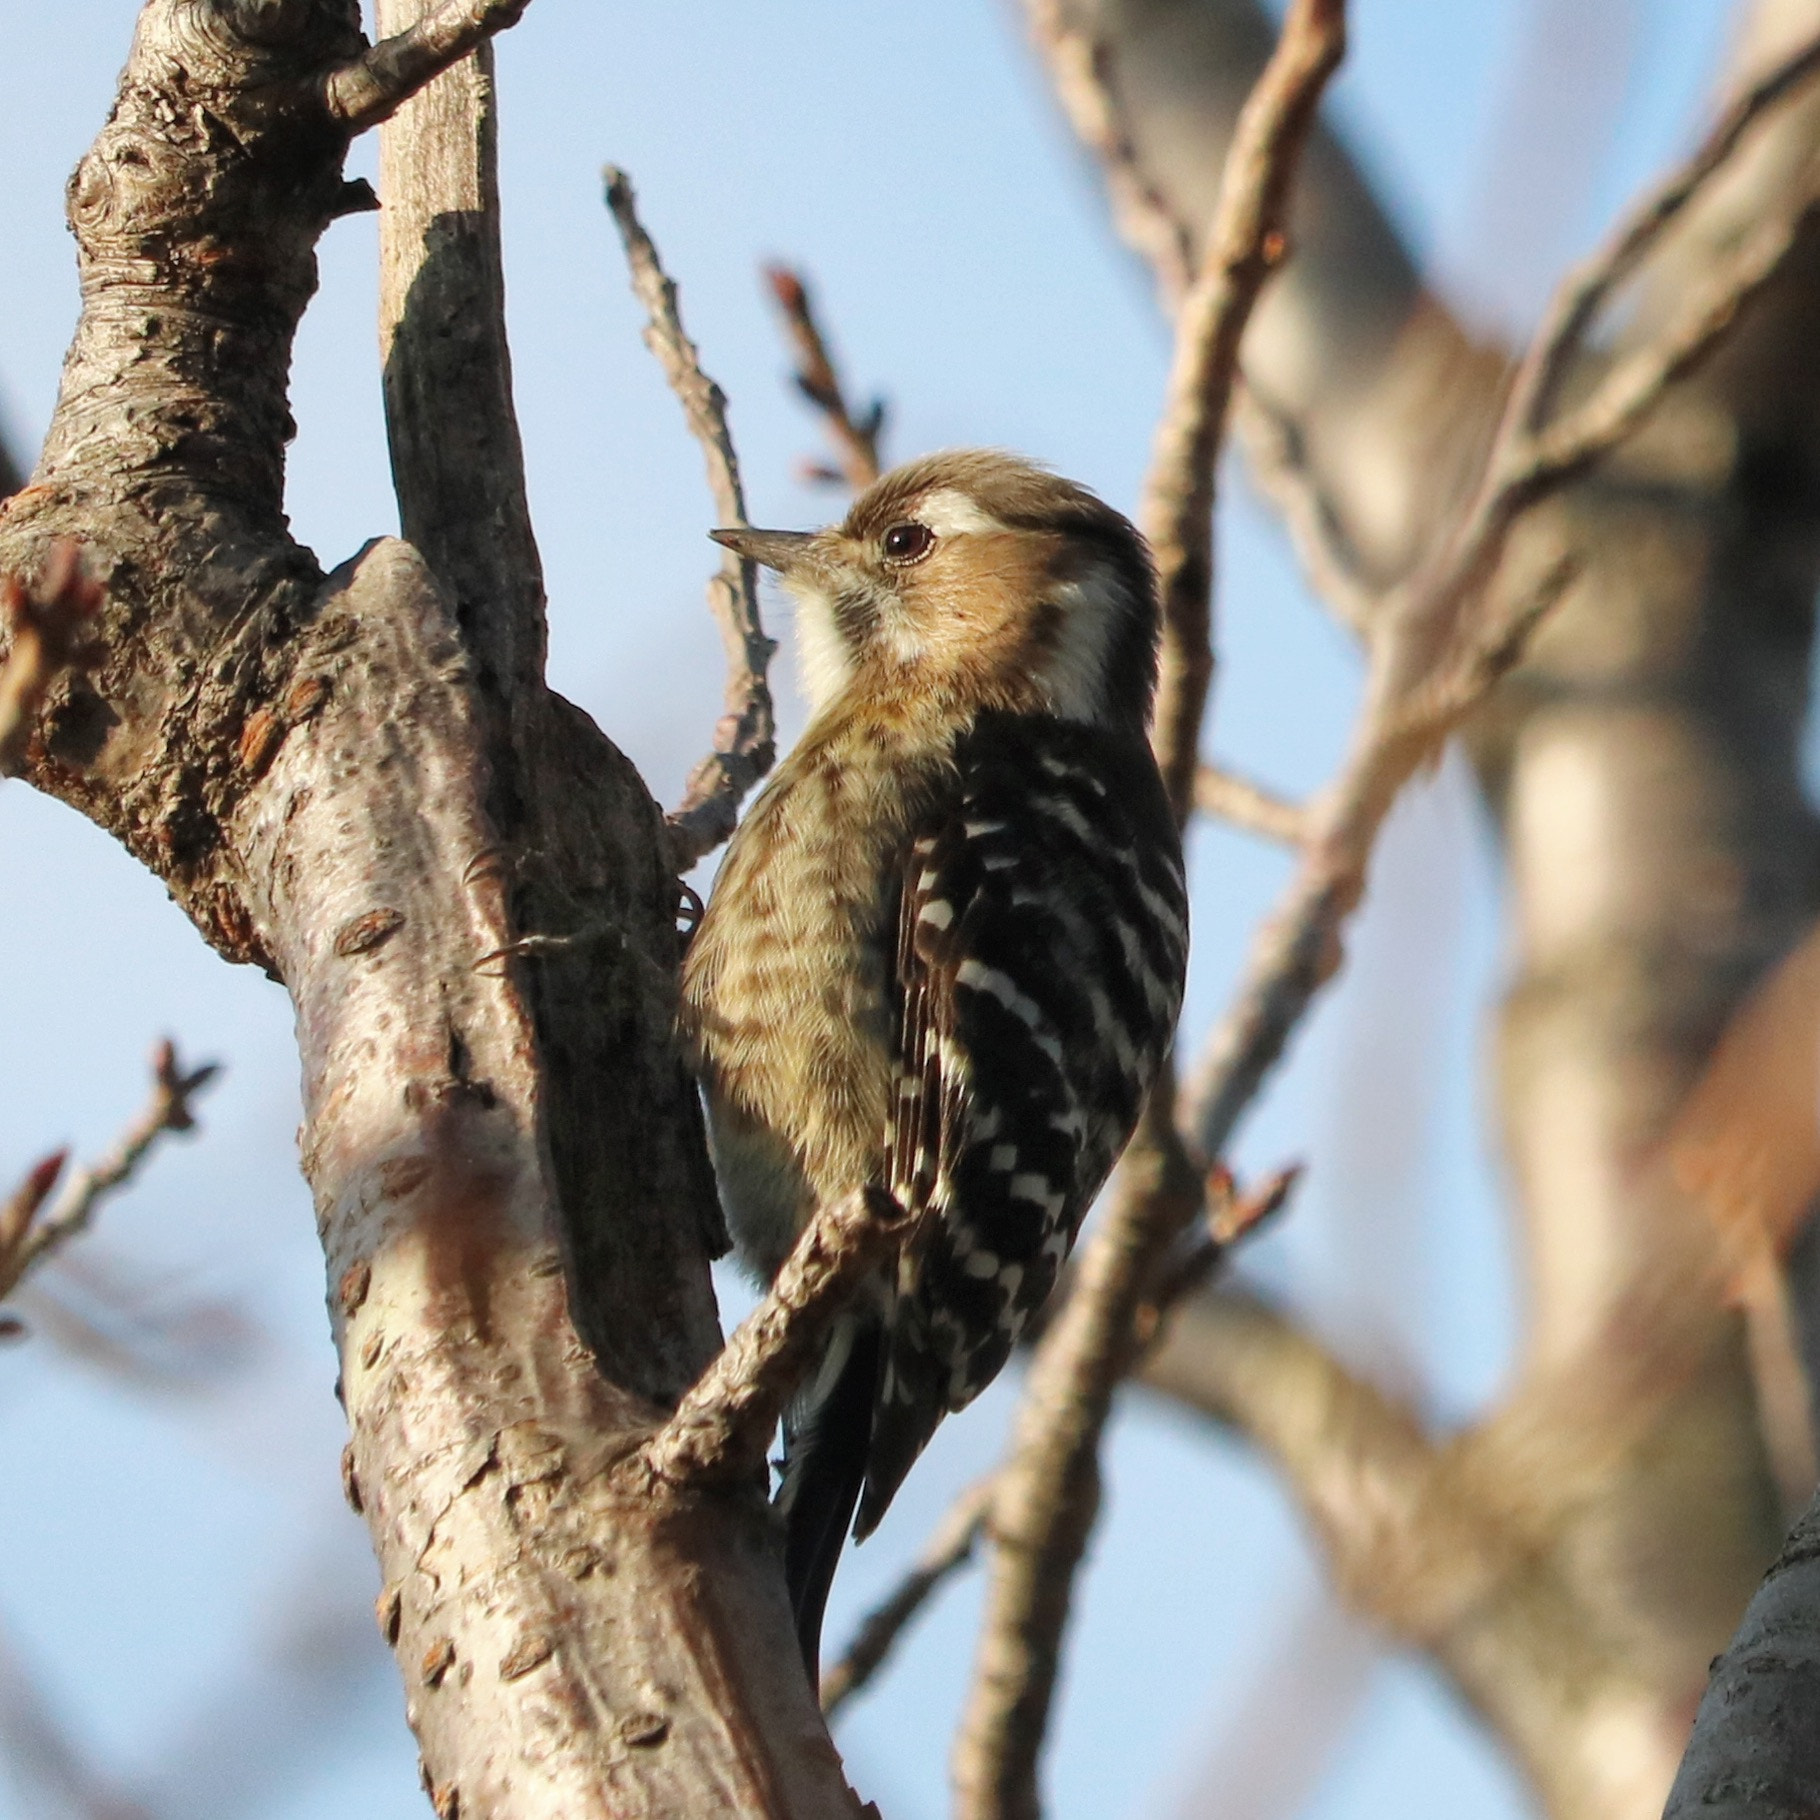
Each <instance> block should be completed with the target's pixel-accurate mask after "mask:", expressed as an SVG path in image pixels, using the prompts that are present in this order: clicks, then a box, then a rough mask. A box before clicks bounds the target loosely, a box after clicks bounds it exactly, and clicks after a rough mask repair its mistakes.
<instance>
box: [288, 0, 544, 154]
mask: <svg viewBox="0 0 1820 1820" xmlns="http://www.w3.org/2000/svg"><path fill="white" fill-rule="evenodd" d="M529 4H530V0H445V4H444V5H442V6H439V7H437V8H436V9H435V10H434V11H433V12H431V13H428V14H426V15H425V17H424V18H422V19H420V20H419V21H418V22H417V24H415V25H413V26H412V27H411V28H410V29H409V30H408V31H403V32H399V33H398V34H397V36H395V37H391V38H382V39H381V40H380V41H379V43H377V44H375V45H374V46H373V47H372V49H371V50H369V51H366V52H365V53H363V54H362V55H361V56H359V57H357V58H355V59H354V61H353V62H352V63H344V64H343V65H342V66H341V67H340V68H339V69H336V70H331V71H330V72H329V74H328V76H327V77H326V78H325V80H324V82H323V89H322V98H323V101H324V104H325V105H326V106H327V108H328V111H329V116H330V118H331V119H333V120H336V121H338V122H339V123H340V124H341V125H342V126H344V127H346V128H347V129H348V131H349V132H351V133H364V132H366V131H367V129H368V128H369V127H375V126H379V125H381V124H383V123H384V122H385V121H387V120H389V119H391V117H392V116H393V115H394V114H395V113H397V112H398V110H399V109H400V108H401V107H402V106H403V105H404V104H405V103H406V102H407V101H409V100H410V98H411V97H412V96H413V95H414V94H416V93H417V91H418V90H419V89H421V88H423V87H425V86H426V85H427V84H429V83H431V82H433V81H435V79H436V78H437V77H438V76H440V75H441V74H442V72H443V71H444V70H446V69H448V68H449V67H450V66H451V65H453V64H456V63H459V62H460V61H461V59H462V58H463V57H465V56H467V54H468V53H469V52H470V51H472V50H473V49H475V48H476V46H478V45H480V44H482V43H484V42H485V41H486V40H487V39H488V38H491V37H492V36H493V35H494V34H495V33H496V32H502V31H504V30H505V29H506V27H507V26H510V25H516V24H517V23H518V21H519V20H520V19H521V18H523V17H524V11H525V8H526V7H527V6H528V5H529Z"/></svg>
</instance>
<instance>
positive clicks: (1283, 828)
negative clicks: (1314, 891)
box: [1194, 765, 1308, 847]
mask: <svg viewBox="0 0 1820 1820" xmlns="http://www.w3.org/2000/svg"><path fill="white" fill-rule="evenodd" d="M1194 806H1195V808H1196V809H1197V810H1198V811H1199V812H1200V813H1201V814H1202V815H1211V816H1213V817H1214V819H1215V820H1217V821H1223V822H1227V823H1229V824H1230V825H1231V826H1232V827H1234V828H1242V829H1243V830H1244V831H1245V832H1246V833H1247V834H1256V835H1259V836H1260V837H1261V838H1263V839H1264V840H1271V841H1277V842H1279V843H1280V844H1281V845H1283V846H1285V847H1294V846H1299V845H1300V844H1301V841H1302V838H1303V836H1304V834H1305V833H1306V831H1307V827H1308V811H1307V809H1306V808H1304V807H1303V806H1302V804H1300V803H1292V802H1290V801H1288V800H1287V799H1286V798H1284V797H1281V796H1278V795H1277V794H1276V792H1275V791H1274V790H1267V789H1265V788H1264V786H1263V785H1262V784H1258V783H1253V782H1252V780H1251V779H1250V778H1248V777H1240V776H1238V775H1237V773H1235V772H1232V771H1223V770H1221V769H1220V767H1219V766H1218V765H1201V766H1198V767H1197V768H1196V770H1195V774H1194Z"/></svg>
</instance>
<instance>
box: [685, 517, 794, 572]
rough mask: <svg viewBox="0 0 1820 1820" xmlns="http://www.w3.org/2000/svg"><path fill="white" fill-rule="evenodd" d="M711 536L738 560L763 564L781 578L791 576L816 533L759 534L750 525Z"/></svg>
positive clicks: (774, 532) (768, 532) (766, 532)
mask: <svg viewBox="0 0 1820 1820" xmlns="http://www.w3.org/2000/svg"><path fill="white" fill-rule="evenodd" d="M708 535H709V536H710V537H712V538H713V539H714V541H715V542H716V543H717V544H720V545H721V546H722V547H723V548H725V549H728V550H731V551H732V552H733V554H734V555H735V556H743V557H745V558H746V559H747V560H748V561H749V562H757V563H763V564H764V566H765V567H766V568H767V569H775V570H776V571H777V572H778V574H780V575H788V574H789V573H790V571H791V570H792V569H793V568H795V567H796V566H797V564H798V563H800V562H801V561H802V559H803V555H804V552H805V551H806V550H807V549H808V547H809V545H810V544H812V543H813V542H814V541H815V533H814V532H813V531H755V530H754V529H753V528H752V527H751V526H750V525H735V526H733V527H732V528H730V529H728V530H723V531H710V532H709V533H708Z"/></svg>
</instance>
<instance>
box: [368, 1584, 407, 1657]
mask: <svg viewBox="0 0 1820 1820" xmlns="http://www.w3.org/2000/svg"><path fill="white" fill-rule="evenodd" d="M373 1616H374V1617H375V1618H376V1619H377V1620H378V1622H379V1634H380V1635H381V1636H382V1637H384V1638H385V1640H386V1646H387V1647H388V1648H390V1649H396V1648H397V1647H398V1632H399V1629H400V1627H401V1626H402V1625H403V1623H404V1595H403V1593H401V1592H400V1591H399V1590H398V1588H397V1587H396V1586H388V1587H387V1588H386V1590H385V1591H384V1592H382V1593H381V1594H380V1595H379V1597H378V1598H377V1599H376V1600H375V1601H374V1602H373Z"/></svg>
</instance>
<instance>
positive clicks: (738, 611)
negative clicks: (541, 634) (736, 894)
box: [606, 166, 777, 872]
mask: <svg viewBox="0 0 1820 1820" xmlns="http://www.w3.org/2000/svg"><path fill="white" fill-rule="evenodd" d="M606 193H607V207H608V208H609V209H611V210H612V211H613V219H614V221H615V222H616V223H617V224H618V227H619V235H620V239H621V240H622V241H623V242H624V244H625V249H626V263H627V265H628V266H629V267H630V268H631V274H632V290H633V292H634V294H635V295H636V296H637V298H638V300H639V302H640V303H642V304H643V305H644V306H645V311H646V314H647V315H648V316H649V317H650V323H649V326H648V327H647V328H646V329H645V345H646V346H647V347H648V348H649V349H650V350H651V352H652V353H653V354H655V355H656V356H657V360H658V364H659V365H660V366H662V368H663V370H664V377H665V378H666V379H667V380H668V381H669V382H670V389H671V390H672V391H673V392H675V394H676V396H677V397H678V399H680V400H681V402H682V407H683V415H684V416H685V417H686V418H687V419H688V423H689V432H690V434H691V435H692V436H694V438H695V440H696V441H697V442H698V443H700V444H701V450H702V456H703V458H704V459H705V461H706V462H707V466H708V485H709V487H710V489H711V490H712V492H713V494H714V509H715V511H716V512H717V513H718V514H719V515H720V522H721V524H723V525H727V526H733V525H743V524H745V523H746V522H747V519H746V498H745V492H744V490H743V488H742V487H741V485H740V479H739V457H738V456H737V455H736V454H735V453H734V449H733V437H732V433H731V432H730V431H729V430H728V428H727V400H726V395H725V393H723V392H722V391H721V389H720V387H719V386H718V385H716V384H715V383H714V381H713V380H711V379H710V378H709V377H708V376H707V374H706V373H704V372H703V371H702V370H701V358H700V355H699V354H698V353H697V351H696V347H695V344H694V342H692V341H691V340H690V339H689V337H688V336H687V335H686V334H685V333H684V331H683V325H682V316H681V314H680V312H679V310H678V308H677V301H676V286H675V284H674V283H673V282H672V281H671V280H670V278H669V277H668V276H667V275H666V274H665V272H664V268H663V263H662V261H661V260H660V259H659V258H658V254H657V248H656V247H655V246H654V245H653V244H652V242H651V237H650V235H649V234H647V233H646V232H645V230H644V227H643V225H642V224H641V223H640V221H639V219H638V204H637V199H636V197H635V196H634V195H633V193H632V180H631V178H629V177H628V176H627V175H626V173H625V172H624V171H622V170H619V169H617V168H615V167H613V166H608V168H607V172H606ZM708 605H709V608H710V610H711V611H712V612H713V614H714V618H715V621H716V623H717V624H718V625H719V626H720V630H721V637H722V639H723V641H724V642H725V644H726V649H727V695H726V712H725V713H724V714H722V716H721V718H720V724H719V725H718V726H717V727H716V728H715V730H714V750H713V751H712V752H711V753H710V754H709V755H708V757H707V758H705V759H703V760H702V762H701V763H700V764H699V765H697V766H696V767H695V769H694V771H693V772H691V773H690V776H689V785H688V790H687V792H686V793H685V795H684V797H683V800H682V803H681V806H680V807H678V808H677V809H675V810H674V811H672V813H671V815H670V817H669V823H670V840H671V845H672V848H673V850H674V853H675V863H676V869H677V871H679V872H686V871H688V870H689V868H690V867H691V866H693V865H695V864H696V862H697V861H699V860H701V859H703V858H704V857H705V856H706V855H708V854H710V853H712V852H713V851H714V849H715V848H716V847H718V846H719V845H720V844H721V842H722V841H724V840H726V839H727V837H728V836H729V835H730V834H732V832H733V829H734V825H735V823H736V822H737V820H738V818H739V805H740V804H741V803H742V802H743V801H744V800H745V797H746V793H747V792H748V791H749V790H750V789H751V788H752V787H753V785H755V784H756V783H757V782H758V781H759V780H760V779H761V778H762V777H763V776H764V775H765V773H766V772H768V771H769V770H770V769H771V764H772V761H773V760H774V759H775V758H776V756H777V725H776V717H775V715H774V714H773V712H772V706H771V685H770V682H769V681H768V676H769V672H770V665H771V658H772V655H773V653H774V652H775V651H776V649H777V646H776V644H775V643H774V642H773V641H772V640H771V639H769V638H767V637H766V636H765V628H764V623H763V621H762V620H761V619H760V618H759V612H758V570H757V567H756V565H755V564H753V563H752V562H751V561H750V560H748V559H746V558H742V557H738V556H735V555H734V554H733V552H732V551H730V550H729V551H728V552H727V553H726V554H725V555H724V556H723V557H722V558H721V565H720V572H719V573H718V574H717V575H716V576H715V577H714V579H713V581H712V582H710V583H709V585H708Z"/></svg>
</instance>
